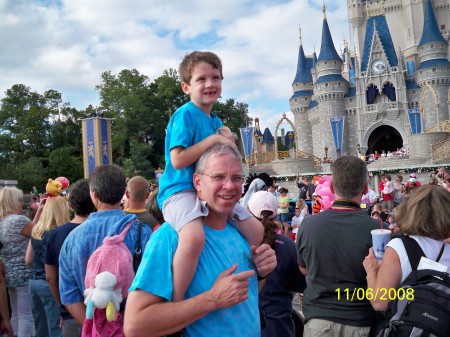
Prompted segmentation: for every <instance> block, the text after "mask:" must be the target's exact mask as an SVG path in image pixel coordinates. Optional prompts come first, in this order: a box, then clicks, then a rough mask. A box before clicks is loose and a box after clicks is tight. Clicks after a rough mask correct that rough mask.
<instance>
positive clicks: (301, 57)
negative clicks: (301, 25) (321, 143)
mask: <svg viewBox="0 0 450 337" xmlns="http://www.w3.org/2000/svg"><path fill="white" fill-rule="evenodd" d="M312 62H313V60H312V59H311V58H306V56H305V52H304V50H303V44H302V35H301V30H300V46H299V51H298V62H297V73H296V75H295V79H294V82H293V83H292V89H293V91H294V94H293V95H292V97H291V98H290V99H289V103H290V106H291V111H292V112H293V114H294V120H295V127H296V129H297V134H298V135H299V137H298V144H297V145H298V148H299V149H300V150H303V151H307V152H312V142H311V127H310V124H309V121H308V115H307V110H308V107H309V105H310V104H311V97H312V95H313V90H312V86H313V82H312V81H313V80H312V76H311V67H312Z"/></svg>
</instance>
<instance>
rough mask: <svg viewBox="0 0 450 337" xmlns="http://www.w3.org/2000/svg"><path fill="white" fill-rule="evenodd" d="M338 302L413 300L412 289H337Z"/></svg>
mask: <svg viewBox="0 0 450 337" xmlns="http://www.w3.org/2000/svg"><path fill="white" fill-rule="evenodd" d="M335 292H336V293H337V299H338V301H365V300H368V301H377V300H378V301H394V300H397V299H398V300H404V299H406V300H409V301H412V300H414V289H413V288H398V289H395V288H389V289H388V288H378V289H372V288H354V289H350V288H343V289H341V288H337V289H336V290H335Z"/></svg>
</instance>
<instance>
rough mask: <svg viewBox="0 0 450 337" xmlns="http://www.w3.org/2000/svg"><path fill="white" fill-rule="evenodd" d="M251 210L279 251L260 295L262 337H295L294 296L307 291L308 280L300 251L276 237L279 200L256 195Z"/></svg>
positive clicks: (275, 248)
mask: <svg viewBox="0 0 450 337" xmlns="http://www.w3.org/2000/svg"><path fill="white" fill-rule="evenodd" d="M248 209H249V210H250V212H251V213H252V214H253V215H254V216H255V217H256V218H258V219H259V220H260V221H261V223H262V224H263V226H264V240H263V243H267V244H268V245H269V246H270V247H272V249H273V250H274V251H275V255H276V257H277V267H276V268H275V270H274V271H273V272H272V273H270V274H269V275H268V276H267V278H266V282H265V284H264V286H263V287H262V288H261V290H260V292H259V308H260V312H261V316H262V317H261V320H262V321H263V322H265V324H264V323H263V326H264V327H262V328H261V337H269V336H287V337H294V336H296V334H295V327H294V321H293V319H292V293H291V292H303V290H304V289H305V288H306V280H305V277H304V276H303V275H302V274H301V273H300V268H299V266H298V262H297V251H296V246H295V243H294V241H293V240H291V239H290V238H288V237H287V236H284V235H280V234H276V230H277V229H278V226H277V224H276V223H275V221H274V218H275V217H276V215H277V210H278V200H277V198H276V197H275V196H274V195H273V194H272V193H270V192H267V191H259V192H256V193H254V194H253V195H252V197H251V199H250V200H249V202H248Z"/></svg>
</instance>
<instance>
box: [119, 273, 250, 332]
mask: <svg viewBox="0 0 450 337" xmlns="http://www.w3.org/2000/svg"><path fill="white" fill-rule="evenodd" d="M236 269H237V265H233V266H232V267H230V268H228V269H227V270H225V271H224V272H222V273H221V274H220V275H219V277H218V278H217V280H216V282H215V283H214V285H213V287H212V288H211V289H210V290H208V291H205V292H204V293H202V294H200V295H198V296H195V297H192V298H189V299H187V300H183V301H179V302H166V301H164V299H163V298H161V297H159V296H156V295H153V294H151V293H148V292H145V291H142V290H136V291H132V292H131V293H130V294H129V295H128V299H127V305H126V308H125V321H124V332H125V335H126V336H127V337H140V336H145V337H147V336H150V337H151V336H163V335H167V334H171V333H174V332H176V331H179V330H181V329H183V328H184V327H186V326H187V325H189V324H191V323H192V322H195V321H196V320H198V319H200V318H202V317H203V316H205V315H207V314H208V313H210V312H212V311H214V310H217V309H221V308H227V307H230V306H233V305H235V304H238V303H241V302H243V301H245V300H246V299H247V298H248V286H249V281H248V278H249V277H251V276H253V275H254V271H253V270H247V271H244V272H241V273H238V274H233V272H235V271H236Z"/></svg>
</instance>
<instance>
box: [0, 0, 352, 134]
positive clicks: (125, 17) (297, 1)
mask: <svg viewBox="0 0 450 337" xmlns="http://www.w3.org/2000/svg"><path fill="white" fill-rule="evenodd" d="M325 5H326V15H327V20H328V24H329V26H330V30H331V34H332V37H333V41H334V44H335V47H336V50H337V51H338V52H339V51H340V50H341V48H342V45H343V39H344V38H346V39H349V26H348V18H347V10H346V6H347V1H342V0H341V1H330V0H327V1H325ZM322 6H323V1H322V0H292V1H284V0H215V1H211V0H191V1H186V0H132V1H129V0H0V46H1V52H0V99H1V98H3V97H5V92H6V90H7V89H10V88H11V87H12V86H13V85H14V84H24V85H26V86H28V87H30V88H31V90H32V91H36V92H38V93H40V94H43V93H44V92H45V91H46V90H50V89H52V90H57V91H59V92H60V93H62V96H63V102H69V103H70V104H71V106H73V107H75V108H77V109H85V108H86V107H87V106H88V105H89V104H92V105H93V106H96V105H99V96H98V93H97V91H96V90H95V86H96V85H98V84H100V83H101V78H100V76H101V74H102V73H103V72H104V71H111V72H112V74H118V73H119V72H120V71H121V70H123V69H137V70H138V71H139V72H140V73H141V74H144V75H146V76H148V77H149V79H150V81H153V80H154V79H156V78H158V77H159V76H161V75H162V74H163V71H164V70H165V69H169V68H174V69H177V68H178V65H179V63H180V61H181V58H182V57H183V56H184V55H185V54H186V53H188V52H190V51H193V50H210V51H213V52H215V53H217V54H218V55H219V57H220V58H221V59H222V63H223V73H224V81H223V83H222V100H223V101H225V100H226V99H228V98H234V99H236V100H237V101H240V102H245V103H247V104H248V105H249V116H251V117H258V118H259V120H260V127H261V128H262V130H264V128H266V127H268V128H269V129H270V130H271V131H272V132H273V131H274V129H275V126H276V124H277V122H278V121H279V119H280V118H281V117H282V115H283V113H286V114H287V116H288V117H289V118H291V120H292V121H293V115H292V113H291V112H290V111H289V110H290V107H289V98H290V97H291V96H292V82H293V80H294V77H295V73H296V69H297V58H298V49H299V27H300V28H301V31H302V33H301V35H302V42H303V48H304V50H305V53H306V55H311V54H312V53H313V51H314V50H316V53H317V55H319V52H320V41H321V36H322V24H323V13H322ZM283 125H284V124H283ZM289 129H290V127H288V125H287V124H286V130H289Z"/></svg>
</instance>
